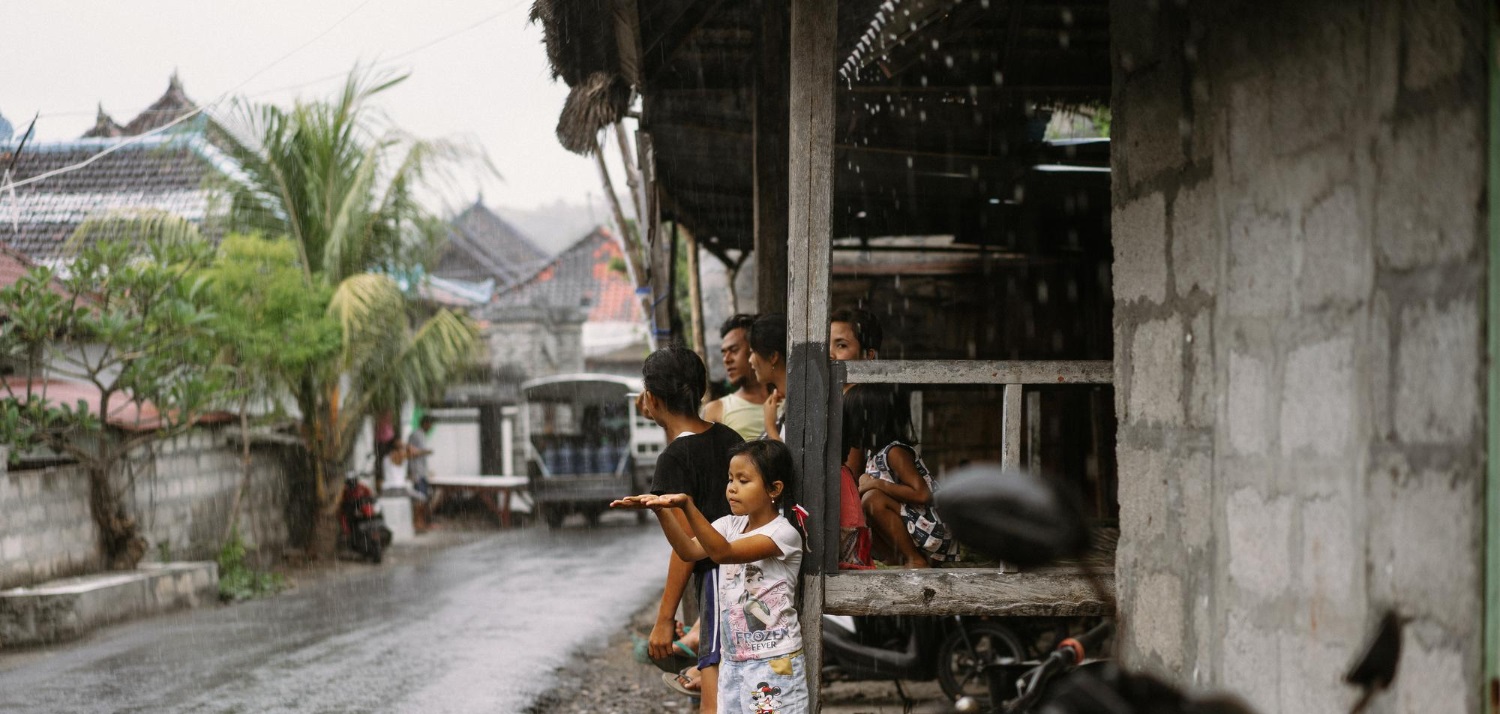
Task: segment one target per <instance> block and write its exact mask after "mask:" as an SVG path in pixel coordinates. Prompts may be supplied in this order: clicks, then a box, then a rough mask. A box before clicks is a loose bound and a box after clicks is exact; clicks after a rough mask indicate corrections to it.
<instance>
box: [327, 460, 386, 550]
mask: <svg viewBox="0 0 1500 714" xmlns="http://www.w3.org/2000/svg"><path fill="white" fill-rule="evenodd" d="M390 544H391V529H390V528H387V527H386V525H385V516H384V515H382V514H381V512H380V505H379V504H378V503H376V501H375V492H374V491H371V490H370V487H369V486H366V485H365V484H364V482H363V481H360V480H359V479H358V478H356V477H354V476H352V475H351V476H349V477H348V478H346V479H344V491H343V494H342V495H340V496H339V545H340V546H342V547H344V548H347V549H349V550H351V551H353V552H355V553H357V554H359V555H362V556H364V557H366V558H368V559H369V560H370V562H372V563H379V562H380V561H381V558H382V557H383V554H384V551H385V549H386V547H388V546H390Z"/></svg>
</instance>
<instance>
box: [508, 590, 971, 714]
mask: <svg viewBox="0 0 1500 714" xmlns="http://www.w3.org/2000/svg"><path fill="white" fill-rule="evenodd" d="M655 614H656V604H655V603H650V604H649V605H648V606H646V607H645V608H642V609H641V610H640V611H639V612H637V613H636V615H635V617H633V618H632V619H631V623H630V625H629V626H628V627H626V628H622V629H620V630H617V631H615V632H613V633H611V634H610V635H609V642H608V644H607V645H606V646H605V647H604V648H603V649H601V650H598V651H588V652H579V653H576V654H575V655H574V657H573V660H572V661H571V662H570V663H569V664H567V665H565V666H563V667H560V668H559V669H558V670H557V672H556V676H557V685H556V686H555V687H553V688H552V689H551V690H550V691H548V692H546V693H545V694H543V695H542V696H541V697H540V698H539V699H538V700H537V701H536V703H534V704H533V705H532V706H531V708H530V709H528V710H527V714H584V713H589V714H593V713H597V714H626V713H629V714H641V713H643V712H658V713H660V714H672V713H676V714H687V713H688V712H692V711H695V709H694V705H693V704H692V703H691V700H689V699H688V698H687V697H685V696H683V695H681V694H678V693H676V692H673V691H672V690H670V689H667V687H666V686H665V685H664V684H662V681H661V670H658V669H657V668H656V667H654V666H652V665H650V664H641V663H639V662H637V661H636V660H635V657H634V655H633V653H632V645H631V638H630V634H631V631H632V630H634V631H635V632H636V633H639V634H643V635H644V634H646V633H647V632H649V631H650V630H651V624H652V620H653V618H654V617H655ZM902 686H903V688H904V689H905V690H906V693H907V695H908V696H910V697H911V698H912V699H913V700H914V702H913V706H912V708H911V709H907V708H906V707H905V706H904V705H903V703H902V700H901V698H900V696H899V695H898V694H897V692H896V686H895V685H894V684H893V683H891V682H834V683H831V684H829V685H827V686H826V687H825V688H824V691H823V694H824V696H823V709H822V711H823V713H824V714H902V713H903V712H911V713H912V714H947V713H948V712H952V711H953V708H952V706H951V705H949V704H948V701H947V698H946V697H944V696H943V692H942V690H941V689H940V688H939V687H938V685H937V683H936V682H905V683H903V684H902Z"/></svg>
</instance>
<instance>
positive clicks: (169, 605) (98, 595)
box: [0, 562, 219, 647]
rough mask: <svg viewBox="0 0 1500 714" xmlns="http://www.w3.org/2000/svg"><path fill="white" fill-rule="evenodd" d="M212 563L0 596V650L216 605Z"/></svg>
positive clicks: (149, 567) (150, 567)
mask: <svg viewBox="0 0 1500 714" xmlns="http://www.w3.org/2000/svg"><path fill="white" fill-rule="evenodd" d="M218 595H219V567H218V565H217V564H216V563H212V562H187V563H145V564H142V565H141V566H139V567H138V568H137V569H136V570H133V571H129V572H114V573H100V574H98V575H85V576H82V577H77V578H64V579H62V580H54V581H51V582H48V583H45V584H43V585H40V586H37V587H33V588H14V589H11V590H4V591H0V647H17V646H27V645H43V644H49V643H53V642H62V641H65V640H70V639H74V638H76V637H80V636H82V635H84V634H87V633H88V632H89V631H91V630H93V629H94V628H96V627H99V626H101V625H105V624H109V623H111V622H119V621H121V620H128V619H132V618H136V617H142V616H146V615H153V614H156V613H160V612H166V611H168V610H175V609H178V608H184V607H198V606H199V605H202V604H204V603H214V602H217V601H218Z"/></svg>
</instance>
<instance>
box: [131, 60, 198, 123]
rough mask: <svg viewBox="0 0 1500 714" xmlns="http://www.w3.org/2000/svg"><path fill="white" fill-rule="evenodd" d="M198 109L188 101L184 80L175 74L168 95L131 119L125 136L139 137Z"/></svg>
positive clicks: (164, 95) (170, 82)
mask: <svg viewBox="0 0 1500 714" xmlns="http://www.w3.org/2000/svg"><path fill="white" fill-rule="evenodd" d="M197 108H198V105H197V104H194V103H193V100H191V99H188V96H187V93H186V92H184V91H182V80H180V79H178V78H177V73H176V72H173V73H172V79H171V80H169V81H168V82H167V91H166V93H165V94H163V95H161V98H160V99H157V100H156V101H155V102H153V103H152V104H151V106H149V107H146V108H145V109H144V110H142V111H141V113H140V114H137V115H136V116H135V118H134V119H131V120H130V122H129V123H127V124H126V125H125V134H126V135H128V136H137V135H140V134H144V133H146V132H148V131H151V130H152V129H159V128H161V127H163V126H166V125H167V124H170V123H171V122H172V120H174V119H176V118H178V117H180V116H182V115H183V114H186V113H188V112H190V111H193V110H194V109H197Z"/></svg>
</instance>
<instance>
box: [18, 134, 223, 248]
mask: <svg viewBox="0 0 1500 714" xmlns="http://www.w3.org/2000/svg"><path fill="white" fill-rule="evenodd" d="M123 141H126V139H105V138H101V139H79V140H76V141H68V142H54V143H35V142H33V143H30V144H27V145H26V147H25V149H24V150H23V151H22V152H21V154H20V156H19V157H17V158H16V161H15V168H14V170H13V172H12V176H11V178H12V180H14V181H23V180H25V179H27V178H31V177H33V176H38V175H40V174H43V173H47V172H49V171H53V170H55V169H59V168H62V167H65V166H70V165H74V164H78V163H80V162H82V161H85V160H87V159H89V158H90V157H93V156H95V155H97V154H99V152H101V151H103V150H105V149H107V148H109V147H110V146H112V145H117V144H120V143H121V142H123ZM130 141H133V142H134V143H131V144H128V145H125V146H123V147H121V148H120V149H118V150H116V151H115V152H113V153H110V154H106V155H104V156H100V157H99V158H98V159H97V160H96V161H94V162H93V163H91V164H88V165H87V166H83V167H81V168H79V169H76V170H73V171H70V172H68V173H63V174H58V175H56V176H52V177H50V178H47V179H44V180H42V181H39V182H36V183H32V184H28V185H25V186H21V187H19V188H16V189H15V192H14V195H12V194H11V191H10V190H8V189H7V190H4V191H0V240H3V241H4V242H5V243H6V244H7V245H9V246H10V247H12V248H14V249H16V250H18V251H20V252H21V253H24V254H26V255H27V256H28V257H30V258H32V259H33V260H38V261H47V260H51V259H54V258H57V257H59V255H60V253H61V251H62V247H63V246H64V244H65V243H66V241H67V240H68V237H69V236H71V235H72V233H73V230H74V229H76V228H77V227H78V225H79V224H80V223H82V222H83V221H84V219H86V218H88V217H90V216H96V215H102V214H104V213H107V212H109V211H116V210H132V209H156V210H163V211H168V212H171V213H174V214H177V215H180V216H182V217H183V218H186V219H188V220H190V221H194V222H201V221H202V220H203V219H204V217H205V215H207V213H208V212H209V211H210V210H211V196H210V190H209V188H208V187H207V186H206V185H205V183H206V181H205V179H207V178H208V177H209V176H210V175H212V174H214V173H221V174H229V175H233V174H235V173H236V172H237V171H238V169H237V167H236V166H235V164H234V162H233V161H231V160H230V159H229V158H228V157H226V156H225V155H224V154H223V153H222V152H220V151H219V150H218V149H216V148H214V147H213V146H212V145H210V144H209V143H208V142H207V141H205V140H204V139H203V138H202V137H201V136H197V135H195V134H174V135H171V136H165V135H157V136H149V137H144V138H142V137H135V138H133V139H130ZM16 148H17V143H16V142H9V143H0V168H3V167H5V166H8V165H10V162H11V159H12V157H13V152H14V151H15V150H16Z"/></svg>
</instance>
